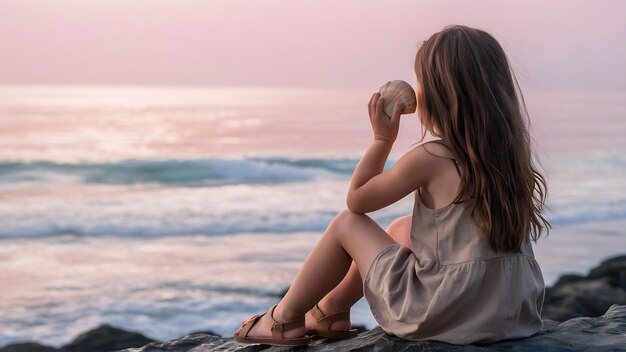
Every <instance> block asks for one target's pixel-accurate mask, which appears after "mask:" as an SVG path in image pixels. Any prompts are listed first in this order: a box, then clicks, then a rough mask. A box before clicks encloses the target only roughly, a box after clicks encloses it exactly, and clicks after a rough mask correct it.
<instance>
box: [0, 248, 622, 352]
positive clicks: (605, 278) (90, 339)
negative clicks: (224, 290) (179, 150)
mask: <svg viewBox="0 0 626 352" xmlns="http://www.w3.org/2000/svg"><path fill="white" fill-rule="evenodd" d="M285 291H286V290H283V294H284V292H285ZM612 304H621V305H626V252H624V253H622V254H621V255H617V256H609V257H607V258H605V259H603V260H602V261H600V262H599V263H597V264H596V265H595V266H593V267H592V268H590V269H589V270H588V272H587V274H585V275H580V274H573V273H564V274H562V275H561V276H559V278H558V279H557V280H556V282H555V284H554V285H551V286H548V285H546V295H545V301H544V305H543V309H542V318H543V319H544V320H553V321H557V322H559V321H564V320H568V319H572V318H576V317H582V316H585V317H587V316H588V317H595V316H600V315H602V314H603V313H604V312H605V311H606V310H607V309H608V307H610V306H611V305H612ZM353 327H355V328H357V329H358V330H359V332H360V333H362V332H366V331H369V330H370V329H367V328H366V327H365V326H363V325H357V324H354V325H353ZM374 328H376V327H374ZM194 334H204V335H212V336H216V337H219V338H226V339H228V338H232V337H231V336H227V337H223V336H221V335H220V334H217V333H215V332H212V331H200V332H198V331H196V332H190V333H187V334H184V335H183V337H181V338H184V337H187V336H190V335H194ZM174 340H176V339H174ZM153 342H154V343H159V341H158V340H155V339H153V338H151V337H147V336H145V335H143V334H142V333H141V332H135V331H132V330H126V329H122V328H119V327H116V326H113V325H110V324H102V325H99V326H98V327H96V328H93V329H90V330H88V331H85V332H83V333H81V334H79V335H78V336H77V337H76V338H75V339H73V340H72V341H71V342H70V343H68V344H65V345H62V346H56V347H52V346H47V345H43V344H40V343H39V342H32V341H28V342H14V343H11V344H8V345H6V346H2V347H0V352H5V351H11V352H21V351H29V352H32V351H42V352H44V351H45V352H54V351H58V352H76V351H84V350H85V349H88V350H89V351H90V352H99V351H102V352H105V351H107V352H108V351H116V350H118V349H126V348H137V347H142V346H144V345H146V344H148V343H153ZM111 346H114V347H112V348H116V349H107V348H111Z"/></svg>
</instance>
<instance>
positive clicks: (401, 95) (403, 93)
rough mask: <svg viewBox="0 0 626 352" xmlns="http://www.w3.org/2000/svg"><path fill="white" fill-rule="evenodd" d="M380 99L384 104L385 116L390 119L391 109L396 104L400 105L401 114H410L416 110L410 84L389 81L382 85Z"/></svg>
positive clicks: (413, 93) (400, 81)
mask: <svg viewBox="0 0 626 352" xmlns="http://www.w3.org/2000/svg"><path fill="white" fill-rule="evenodd" d="M379 92H380V97H381V98H383V102H384V103H385V106H384V110H385V114H387V116H389V117H390V118H391V115H392V114H393V108H394V107H395V106H396V104H398V103H402V105H403V107H404V108H403V109H402V112H401V114H412V113H414V112H415V110H416V109H417V102H416V101H415V91H414V90H413V87H411V85H410V84H408V83H406V82H405V81H402V80H395V81H389V82H387V83H385V84H383V85H382V86H381V87H380V89H379Z"/></svg>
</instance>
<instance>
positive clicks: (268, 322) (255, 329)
mask: <svg viewBox="0 0 626 352" xmlns="http://www.w3.org/2000/svg"><path fill="white" fill-rule="evenodd" d="M273 318H274V320H276V321H277V322H279V323H283V322H286V321H288V320H292V319H284V318H283V317H281V316H280V314H279V312H277V309H275V310H274V316H273ZM250 319H251V317H250V318H248V319H246V320H245V321H244V322H243V323H242V324H241V325H242V326H243V325H244V324H245V323H246V322H248V321H249V320H250ZM273 323H274V322H273V321H272V319H270V316H269V314H264V315H263V316H262V317H261V318H259V321H257V322H256V323H255V324H254V326H252V328H251V329H250V331H249V332H248V335H247V336H249V337H252V336H256V337H272V330H271V329H272V324H273ZM240 330H241V327H239V328H238V329H237V331H235V335H236V334H237V333H238V332H239V331H240ZM305 332H306V331H305V325H302V326H301V327H297V328H293V329H289V330H284V331H283V335H282V336H283V338H286V339H291V338H296V337H304V335H305Z"/></svg>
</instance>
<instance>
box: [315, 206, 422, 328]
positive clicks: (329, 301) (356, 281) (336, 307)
mask: <svg viewBox="0 0 626 352" xmlns="http://www.w3.org/2000/svg"><path fill="white" fill-rule="evenodd" d="M411 216H412V214H409V215H406V216H403V217H400V218H398V219H396V220H394V221H393V222H392V223H391V224H390V225H389V226H388V227H387V233H388V234H389V235H390V236H391V238H392V239H393V240H394V241H395V242H396V243H400V244H402V245H404V246H407V247H409V248H412V244H411V237H410V236H411ZM363 276H365V275H363ZM361 297H363V280H362V279H361V274H360V273H359V269H358V267H357V265H356V263H355V262H354V261H352V264H351V265H350V270H348V273H347V274H346V276H345V277H344V278H343V280H341V282H340V283H339V284H338V285H337V286H335V288H333V289H332V290H331V291H330V292H329V293H328V294H327V295H326V296H324V298H322V299H321V300H320V301H319V302H318V306H319V307H320V309H321V310H322V312H324V314H325V315H328V314H334V313H338V312H342V311H347V310H350V308H351V307H352V306H353V305H354V304H355V303H356V302H357V301H358V300H359V299H361ZM305 318H306V327H307V329H315V326H316V325H315V319H314V318H313V316H311V315H310V314H308V313H307V314H306V316H305ZM330 327H331V329H333V330H350V328H351V324H350V322H349V321H347V320H346V321H336V322H334V323H333V324H332V325H331V326H330Z"/></svg>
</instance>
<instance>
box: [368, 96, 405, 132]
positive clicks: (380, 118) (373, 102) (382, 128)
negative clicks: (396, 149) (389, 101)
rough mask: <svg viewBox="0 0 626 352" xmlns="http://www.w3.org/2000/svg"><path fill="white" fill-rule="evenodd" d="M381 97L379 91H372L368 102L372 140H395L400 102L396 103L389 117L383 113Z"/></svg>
mask: <svg viewBox="0 0 626 352" xmlns="http://www.w3.org/2000/svg"><path fill="white" fill-rule="evenodd" d="M384 106H385V105H384V101H383V98H381V97H380V92H376V93H374V95H372V97H371V98H370V102H369V104H368V108H369V114H370V123H371V124H372V130H373V131H374V140H383V141H387V142H391V143H393V142H395V141H396V137H398V129H399V128H400V113H401V112H402V108H403V107H402V104H401V103H398V104H396V105H395V106H394V109H393V114H392V115H393V116H391V118H389V116H387V114H385V111H384V110H383V108H384Z"/></svg>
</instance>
